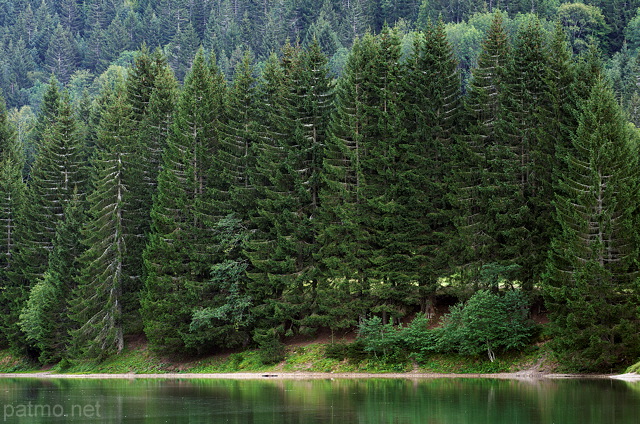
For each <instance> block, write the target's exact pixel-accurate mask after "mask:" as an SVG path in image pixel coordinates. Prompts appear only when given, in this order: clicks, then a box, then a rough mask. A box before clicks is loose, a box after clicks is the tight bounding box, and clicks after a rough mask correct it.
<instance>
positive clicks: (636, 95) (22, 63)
mask: <svg viewBox="0 0 640 424" xmlns="http://www.w3.org/2000/svg"><path fill="white" fill-rule="evenodd" d="M636 3H638V4H636ZM638 6H640V1H637V2H635V1H625V2H622V1H613V0H612V1H591V2H587V3H586V4H583V3H561V2H560V1H558V0H542V1H532V0H527V1H523V0H511V1H509V0H505V1H500V0H496V1H494V2H488V3H487V2H485V1H482V2H480V1H472V0H466V1H462V0H460V1H453V2H451V1H439V0H423V1H422V2H419V1H410V0H402V1H400V0H399V1H387V0H325V2H324V3H323V4H322V6H321V7H319V6H318V4H316V3H314V2H312V1H306V0H298V1H295V0H263V1H260V2H258V1H244V2H241V1H238V0H215V1H201V2H196V1H190V0H181V1H165V0H158V1H150V0H149V1H144V0H140V1H133V0H131V1H124V2H115V1H112V0H87V1H76V0H60V1H48V0H40V1H37V2H33V1H29V0H23V1H1V2H0V26H1V28H2V30H3V31H2V44H0V49H1V51H2V54H0V58H1V59H0V65H1V69H2V72H1V73H0V86H1V87H2V92H3V95H4V98H5V101H3V102H2V104H3V106H2V108H1V109H0V252H1V255H0V289H1V291H0V308H1V310H2V314H1V316H0V330H1V333H0V334H1V336H0V342H1V344H2V345H4V346H7V347H10V348H11V349H13V350H14V351H16V352H20V353H22V354H25V355H29V356H31V357H33V358H37V359H38V360H39V361H40V362H41V363H56V362H59V361H61V360H63V359H73V358H85V357H91V358H104V357H106V356H107V355H110V354H114V353H117V352H120V351H121V350H122V349H123V348H124V344H125V336H126V335H136V334H143V333H144V334H145V335H146V337H147V339H148V342H149V345H150V346H151V347H152V348H153V349H155V350H156V351H158V352H161V353H163V354H169V355H176V354H197V353H205V352H215V351H217V350H220V349H227V348H234V347H247V346H255V345H257V346H259V347H261V348H263V349H265V350H268V349H272V348H275V349H276V350H277V347H278V345H279V344H280V343H281V342H282V341H283V340H286V339H287V338H288V337H291V336H295V335H298V334H303V335H311V334H314V333H316V332H317V331H319V330H331V331H332V332H340V331H343V332H344V331H346V330H349V329H354V328H358V327H359V328H360V329H361V331H362V334H363V335H366V334H367V331H370V330H371V328H372V326H374V327H375V325H379V326H381V327H379V328H386V326H391V327H394V326H395V327H396V328H402V327H400V326H401V325H407V324H408V323H409V321H410V320H411V319H412V318H413V317H414V316H415V315H416V313H418V314H419V315H418V316H417V318H416V320H414V321H415V323H421V324H424V323H425V321H424V319H425V318H424V317H425V316H429V315H431V314H432V313H433V311H434V310H436V309H438V308H439V307H440V305H438V302H439V301H441V300H442V299H444V298H447V299H455V300H457V301H461V302H466V303H464V304H461V305H466V306H467V307H468V308H467V307H463V306H459V307H454V308H452V313H451V315H448V316H447V320H445V323H444V325H443V328H445V329H447V328H449V329H450V330H451V331H449V332H448V333H446V332H445V333H446V334H445V333H443V334H444V335H442V334H440V335H438V334H435V333H433V334H429V335H426V336H424V337H422V339H421V340H422V341H423V342H425V340H427V341H426V342H425V343H427V342H428V343H431V342H433V349H436V350H437V349H443V350H446V349H450V350H457V351H460V352H469V353H475V354H477V353H480V352H481V351H482V350H483V349H485V350H486V349H487V347H488V345H489V342H488V341H487V340H486V339H483V338H481V339H480V340H479V343H480V346H481V348H480V350H479V351H476V350H477V349H476V350H474V349H473V348H471V347H469V344H468V343H467V342H466V341H463V339H464V340H467V341H468V337H467V336H464V335H460V328H462V327H463V325H462V324H463V323H464V322H465V320H467V319H469V320H471V321H470V322H476V321H477V318H478V317H479V316H483V314H485V315H486V314H492V316H493V317H498V318H499V319H498V320H499V321H501V322H502V324H503V325H505V324H508V325H506V327H504V328H502V329H501V330H500V333H502V334H507V333H509V334H511V333H510V332H513V334H512V336H513V337H512V338H511V339H510V341H504V343H503V345H502V347H503V348H504V349H508V348H517V347H522V346H523V345H524V344H525V339H526V338H527V337H529V336H530V335H531V328H530V327H528V324H526V323H525V322H524V321H523V319H522V318H526V316H527V310H528V309H529V307H530V305H531V304H533V303H537V304H538V305H544V307H545V308H546V309H547V310H548V313H549V317H550V319H551V323H550V324H549V326H548V329H547V330H545V331H546V335H545V337H549V338H550V339H551V343H552V344H553V346H554V349H555V350H556V352H557V353H558V355H559V356H560V357H561V358H562V360H563V361H564V362H565V363H566V364H568V366H570V367H572V368H573V369H576V370H581V371H595V370H611V369H617V368H619V367H621V366H623V365H625V364H629V363H632V362H636V361H637V360H638V358H640V315H639V314H638V310H639V308H638V307H639V306H640V297H639V295H640V290H639V289H638V282H639V281H640V280H638V277H639V276H638V267H639V264H640V262H639V261H640V251H639V249H640V222H638V220H639V218H640V214H639V212H640V211H639V210H638V209H639V207H640V197H639V193H638V191H639V190H640V185H639V184H640V168H639V167H638V163H637V161H638V152H639V149H640V145H639V143H640V133H638V130H637V129H636V127H635V123H638V122H639V121H640V109H639V108H640V82H639V81H640V80H639V79H638V78H639V77H640V61H639V60H638V59H637V57H636V56H637V52H636V48H637V47H640V13H636V7H638ZM639 10H640V9H639ZM5 104H6V106H5ZM498 306H500V308H503V309H502V310H500V311H498V310H497V309H496V308H497V307H498ZM473 308H475V309H473ZM498 309H499V308H498ZM472 311H475V312H472ZM488 311H489V312H488ZM505 311H506V312H505ZM420 313H423V314H426V315H421V314H420ZM465 314H466V315H465ZM467 315H468V317H467ZM474 319H475V320H476V321H474ZM376 320H377V321H376ZM494 321H495V320H494ZM412 325H413V327H407V328H415V327H416V325H417V324H412ZM480 327H481V328H486V325H484V324H482V325H481V326H480ZM456 329H457V330H456ZM518 329H521V331H520V330H518ZM454 330H455V331H454ZM456 331H457V333H456ZM518 331H519V332H518ZM516 333H517V334H516ZM525 336H526V337H525ZM465 337H467V338H466V339H465ZM465 343H467V344H465ZM498 345H500V343H497V342H496V347H497V346H498ZM429 349H431V348H425V349H424V351H429ZM433 349H432V350H433ZM488 351H489V356H490V358H491V359H492V360H493V359H494V358H495V354H494V352H493V349H492V348H491V347H488Z"/></svg>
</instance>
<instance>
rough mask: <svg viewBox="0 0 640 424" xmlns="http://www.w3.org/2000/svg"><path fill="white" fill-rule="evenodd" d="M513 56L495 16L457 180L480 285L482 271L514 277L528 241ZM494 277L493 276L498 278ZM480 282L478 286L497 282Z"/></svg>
mask: <svg viewBox="0 0 640 424" xmlns="http://www.w3.org/2000/svg"><path fill="white" fill-rule="evenodd" d="M512 66H513V65H512V53H511V49H510V46H509V42H508V39H507V34H506V32H505V29H504V25H503V21H502V15H501V14H500V13H499V12H498V13H495V14H494V17H493V21H492V23H491V27H490V28H489V31H488V33H487V36H486V39H485V41H484V43H483V48H482V51H481V53H480V56H479V58H478V67H477V68H476V69H474V70H473V77H472V80H471V82H470V84H469V95H468V96H467V101H466V111H467V123H466V127H467V128H466V132H467V134H466V135H465V136H464V143H462V144H461V150H462V152H461V158H462V159H461V162H462V163H461V164H460V165H459V166H458V172H457V176H456V180H457V183H456V184H457V188H456V196H455V197H456V199H457V205H458V207H459V208H460V210H461V214H460V215H459V218H457V227H458V231H459V234H460V235H461V237H462V240H463V243H462V246H465V247H466V248H465V249H464V250H465V255H466V260H464V262H465V263H466V264H467V267H466V269H465V272H468V273H469V276H468V277H467V278H468V279H471V280H474V281H476V282H479V280H480V279H484V280H486V278H481V277H480V275H481V274H483V273H482V272H481V271H482V270H483V267H486V268H484V269H485V270H489V269H493V270H498V271H499V272H498V273H499V274H501V275H500V277H501V278H513V277H514V276H515V275H517V274H516V273H515V272H514V271H517V270H518V268H519V265H518V264H517V261H516V259H517V258H518V255H519V252H518V251H519V248H520V246H519V244H518V240H522V238H523V237H526V236H527V232H526V229H525V228H524V227H523V225H522V216H523V214H525V213H526V207H525V206H524V196H523V192H522V186H521V184H520V181H519V180H518V176H519V175H520V169H521V167H520V161H519V157H518V155H517V154H516V153H517V152H516V148H515V147H516V146H514V143H513V140H512V139H511V135H512V134H514V133H515V130H514V128H513V125H512V123H513V117H512V112H513V109H512V108H510V107H509V106H510V105H509V102H510V98H511V96H512V93H511V89H512V85H511V84H510V78H509V77H510V72H511V69H512ZM496 278H497V276H496ZM496 278H490V280H492V281H484V282H482V284H491V283H494V284H495V282H496Z"/></svg>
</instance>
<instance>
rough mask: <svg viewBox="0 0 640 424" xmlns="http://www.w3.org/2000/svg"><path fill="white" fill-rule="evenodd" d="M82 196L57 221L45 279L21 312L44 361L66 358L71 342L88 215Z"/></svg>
mask: <svg viewBox="0 0 640 424" xmlns="http://www.w3.org/2000/svg"><path fill="white" fill-rule="evenodd" d="M82 206H83V205H82V204H81V199H80V196H78V195H75V196H74V197H73V198H72V199H71V200H70V201H69V203H67V204H66V206H65V210H64V219H63V220H61V221H58V223H57V225H56V236H55V239H54V246H53V250H52V251H51V255H50V257H49V266H48V269H47V271H46V272H45V273H44V275H43V277H42V279H39V280H38V282H37V283H36V284H35V285H34V286H33V287H32V288H31V291H30V292H29V299H28V300H27V302H26V303H25V307H24V308H23V310H22V312H21V313H20V322H19V324H20V328H21V329H22V331H23V332H24V334H25V338H26V341H27V343H29V344H30V345H32V346H33V347H34V348H36V349H37V350H38V354H39V356H38V360H39V361H40V363H42V364H47V363H55V362H58V361H60V360H61V359H62V358H64V357H65V356H66V354H67V348H68V347H69V345H70V335H69V330H71V329H73V328H74V325H73V322H72V321H71V320H70V318H69V305H70V299H72V295H73V291H74V289H75V287H76V281H77V280H78V270H79V267H80V264H79V259H80V255H81V254H82V252H83V246H82V243H81V231H82V224H83V222H84V216H83V211H82Z"/></svg>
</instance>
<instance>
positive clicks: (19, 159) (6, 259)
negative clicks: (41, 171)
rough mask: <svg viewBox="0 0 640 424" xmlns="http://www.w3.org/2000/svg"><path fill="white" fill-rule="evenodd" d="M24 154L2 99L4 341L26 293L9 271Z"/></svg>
mask: <svg viewBox="0 0 640 424" xmlns="http://www.w3.org/2000/svg"><path fill="white" fill-rule="evenodd" d="M23 166H24V155H23V154H22V149H21V147H20V146H19V145H18V143H17V140H16V135H15V131H14V130H13V128H12V127H11V125H10V123H9V122H8V120H7V110H6V107H5V104H4V100H2V99H0V283H1V284H2V290H1V291H0V307H1V308H2V309H1V310H2V320H0V328H1V330H2V334H1V335H0V343H1V344H2V345H3V346H4V345H6V343H7V339H6V337H5V334H6V333H7V330H9V331H10V332H11V333H12V332H13V331H14V330H13V321H12V319H14V318H15V316H16V315H15V311H16V310H17V308H18V307H19V300H20V298H21V295H22V290H21V287H19V286H15V285H11V284H9V281H8V274H9V273H10V272H11V268H10V267H11V266H12V264H13V260H12V257H13V254H14V249H15V246H16V234H15V233H16V225H17V223H18V220H19V219H21V212H22V208H23V206H24V201H25V191H26V186H25V185H24V182H23V179H22V168H23Z"/></svg>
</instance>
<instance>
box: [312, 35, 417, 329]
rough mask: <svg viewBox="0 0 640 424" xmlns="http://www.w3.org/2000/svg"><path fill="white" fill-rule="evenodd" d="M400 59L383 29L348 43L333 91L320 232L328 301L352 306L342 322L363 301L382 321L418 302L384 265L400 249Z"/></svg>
mask: <svg viewBox="0 0 640 424" xmlns="http://www.w3.org/2000/svg"><path fill="white" fill-rule="evenodd" d="M399 58H400V48H399V41H398V38H397V34H395V33H394V31H392V30H390V29H388V28H386V29H385V30H384V31H383V33H382V34H381V36H380V38H378V39H376V38H375V37H374V36H371V35H366V36H365V37H364V38H363V39H362V40H361V41H358V42H357V43H355V44H354V47H353V49H352V52H351V55H350V57H349V60H348V62H347V66H346V69H345V75H344V77H343V79H342V80H341V81H340V84H339V85H338V87H337V90H336V110H335V113H334V114H333V115H332V119H331V124H330V136H329V138H328V140H327V148H326V153H325V161H324V165H325V166H324V173H325V178H326V179H325V182H326V185H327V186H326V189H325V191H324V192H323V195H322V196H321V207H322V219H323V221H324V222H323V227H322V230H321V231H320V236H319V237H320V240H321V249H320V257H321V258H322V262H323V264H324V266H325V267H326V268H327V271H326V272H327V277H328V279H329V281H330V283H329V282H327V283H329V284H330V286H329V287H326V288H323V290H324V293H328V292H330V291H334V292H335V293H336V295H338V294H341V295H342V296H344V297H343V298H342V299H340V300H338V299H339V297H337V296H336V295H334V296H331V298H330V299H328V300H330V302H332V303H333V304H337V303H343V304H349V303H350V305H349V307H348V308H349V309H350V311H349V312H350V313H349V315H348V316H347V317H344V316H343V317H341V318H339V321H340V324H339V325H340V326H344V325H346V323H347V322H353V321H352V320H353V319H354V318H355V317H357V316H358V315H360V316H362V315H363V314H364V313H366V312H367V310H368V309H369V306H367V305H368V304H370V303H369V302H376V305H373V306H374V307H376V308H375V311H377V312H380V313H381V314H382V315H383V318H387V317H388V316H389V313H390V314H391V316H392V317H396V318H397V317H401V316H402V315H403V314H404V312H403V311H405V310H406V309H404V306H406V305H408V304H411V303H414V302H415V300H416V299H415V291H414V290H413V289H412V287H413V284H412V282H410V279H409V278H405V276H401V275H400V274H398V273H396V272H395V270H393V269H391V268H389V267H388V266H387V264H389V263H388V262H386V259H385V258H388V257H392V256H393V255H396V254H401V249H402V247H401V246H400V245H399V244H396V243H395V242H396V240H394V239H393V238H392V234H393V233H394V232H395V230H396V229H395V228H394V227H395V226H396V225H397V224H398V223H397V221H396V220H397V218H398V216H397V215H396V213H397V212H398V210H397V207H396V206H397V203H396V202H395V197H396V194H397V193H398V191H397V190H401V186H402V183H401V182H400V175H399V173H398V172H397V171H398V170H397V169H396V162H397V161H398V160H399V156H398V144H399V140H401V139H402V138H403V137H404V134H403V127H401V126H399V125H398V123H399V122H400V121H402V119H403V111H402V108H401V104H402V93H401V91H400V77H401V74H400V69H399ZM338 240H339V242H337V241H338ZM331 286H333V287H331ZM328 309H329V308H328V307H327V308H326V309H325V310H328ZM328 313H329V314H330V315H333V312H331V311H329V312H328ZM336 318H337V317H334V318H333V319H332V321H336Z"/></svg>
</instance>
